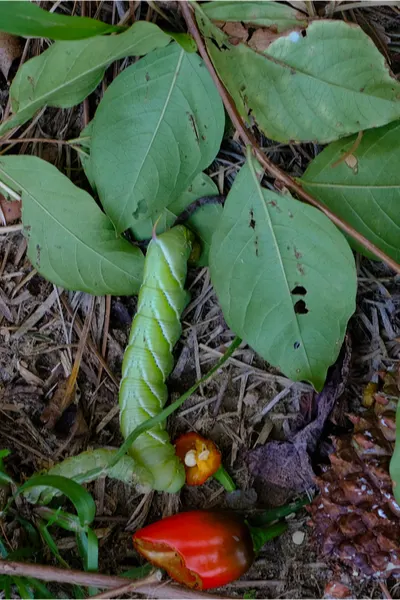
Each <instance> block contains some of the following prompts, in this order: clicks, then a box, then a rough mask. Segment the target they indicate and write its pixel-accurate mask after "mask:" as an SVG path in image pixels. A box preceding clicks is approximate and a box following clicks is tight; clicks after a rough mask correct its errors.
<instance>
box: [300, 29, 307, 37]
mask: <svg viewBox="0 0 400 600" xmlns="http://www.w3.org/2000/svg"><path fill="white" fill-rule="evenodd" d="M301 37H303V38H304V37H307V30H306V29H302V30H301Z"/></svg>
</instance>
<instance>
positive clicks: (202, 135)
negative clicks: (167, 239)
mask: <svg viewBox="0 0 400 600" xmlns="http://www.w3.org/2000/svg"><path fill="white" fill-rule="evenodd" d="M223 130H224V110H223V106H222V101H221V99H220V97H219V94H218V92H217V89H216V87H215V85H214V83H213V81H212V79H211V76H210V75H209V73H208V71H207V69H206V68H205V66H204V63H203V61H202V59H201V58H200V57H199V56H198V55H197V54H187V53H186V52H184V50H182V49H181V48H180V47H179V46H178V45H177V44H171V45H170V46H169V47H168V48H163V49H160V50H156V51H155V52H152V53H151V54H149V55H148V56H146V57H145V58H144V59H142V60H140V61H139V62H138V63H136V64H135V65H132V66H131V67H129V68H128V69H126V70H125V71H124V72H123V73H121V75H119V76H118V77H117V78H116V79H115V80H114V82H113V83H112V84H111V85H110V87H109V88H108V90H107V91H106V93H105V95H104V98H103V100H102V101H101V102H100V105H99V107H98V109H97V112H96V115H95V118H94V122H93V129H92V141H91V160H92V169H91V174H92V177H93V178H94V182H95V185H96V189H97V191H98V193H99V197H100V200H101V202H102V204H103V207H104V209H105V211H106V213H107V214H108V215H109V217H110V218H111V220H112V221H113V223H114V225H115V227H116V229H117V231H124V230H125V229H127V228H128V227H132V226H133V227H134V226H135V222H138V221H141V220H144V219H147V218H148V217H149V216H151V215H152V214H154V213H155V212H158V211H161V210H162V209H163V208H164V207H166V206H169V205H170V204H171V203H172V202H173V201H174V200H176V199H177V198H179V196H180V195H181V194H182V192H183V191H184V190H185V189H186V188H187V187H188V186H189V184H190V183H191V182H192V181H193V179H194V178H195V176H196V175H197V174H198V173H200V172H201V171H202V170H203V169H204V168H205V167H207V166H208V165H209V164H210V163H211V162H212V160H213V159H214V157H215V156H216V154H217V152H218V150H219V147H220V143H221V139H222V135H223Z"/></svg>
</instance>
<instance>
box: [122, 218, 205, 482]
mask: <svg viewBox="0 0 400 600" xmlns="http://www.w3.org/2000/svg"><path fill="white" fill-rule="evenodd" d="M193 242H194V236H193V234H192V233H191V232H190V231H189V230H188V229H186V227H184V226H183V225H178V226H176V227H174V228H173V229H170V230H169V231H167V232H165V233H163V234H162V235H160V236H159V237H155V236H153V239H152V241H151V242H150V244H149V247H148V250H147V255H146V261H145V267H144V277H143V283H142V286H141V288H140V292H139V298H138V307H137V313H136V315H135V317H134V319H133V322H132V328H131V333H130V337H129V344H128V347H127V349H126V351H125V355H124V360H123V364H122V381H121V387H120V392H119V404H120V409H121V411H120V425H121V432H122V435H123V436H124V437H125V438H126V437H128V435H129V434H130V433H131V432H132V431H133V430H134V429H135V428H136V427H137V426H138V425H140V424H141V423H143V421H146V420H147V419H149V418H150V417H154V416H155V415H157V414H158V413H159V412H160V411H161V410H162V408H163V407H164V405H165V403H166V401H167V399H168V389H167V386H166V384H165V381H166V379H167V377H168V375H169V374H170V373H171V371H172V368H173V364H174V359H173V354H172V350H173V348H174V346H175V344H176V342H177V341H178V339H179V337H180V335H181V330H182V328H181V321H180V319H181V314H182V311H183V309H184V308H185V306H186V304H187V301H188V292H186V291H185V288H184V286H185V280H186V272H187V261H188V259H189V256H190V254H191V252H192V247H193ZM130 456H131V457H132V458H133V459H134V461H135V463H137V464H138V465H141V466H143V467H145V468H146V469H148V471H149V472H150V473H151V475H152V477H153V479H154V481H153V486H152V487H153V488H154V489H155V490H158V491H166V492H176V491H178V490H179V489H180V488H181V487H182V485H183V484H184V482H185V471H184V467H183V465H182V463H181V461H180V460H179V459H178V457H177V456H176V455H175V449H174V447H173V445H172V444H171V443H170V440H169V436H168V433H167V431H166V430H165V423H161V424H159V425H157V426H156V427H153V428H152V429H151V430H149V431H147V432H146V433H143V434H142V435H140V436H139V437H138V439H137V440H136V441H135V442H134V444H133V445H132V447H131V450H130Z"/></svg>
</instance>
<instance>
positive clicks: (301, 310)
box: [294, 300, 308, 315]
mask: <svg viewBox="0 0 400 600" xmlns="http://www.w3.org/2000/svg"><path fill="white" fill-rule="evenodd" d="M294 312H295V313H296V315H306V314H307V313H308V308H307V306H306V303H305V302H304V300H297V302H296V304H295V305H294Z"/></svg>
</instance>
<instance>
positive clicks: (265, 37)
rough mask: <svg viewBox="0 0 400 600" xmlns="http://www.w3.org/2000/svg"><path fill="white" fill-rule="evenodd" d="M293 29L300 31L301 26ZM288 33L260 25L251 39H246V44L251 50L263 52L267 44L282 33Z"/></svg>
mask: <svg viewBox="0 0 400 600" xmlns="http://www.w3.org/2000/svg"><path fill="white" fill-rule="evenodd" d="M293 31H301V27H299V28H298V29H297V30H293ZM288 33H289V32H288V31H285V32H284V34H282V33H277V32H276V31H273V30H272V29H271V28H270V27H260V29H257V30H256V31H255V32H254V33H253V35H252V36H251V39H249V41H248V45H249V46H250V48H251V49H252V50H257V51H258V52H264V50H266V49H267V48H268V46H269V45H270V44H272V42H274V41H275V40H277V39H278V38H280V37H282V35H287V34H288Z"/></svg>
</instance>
